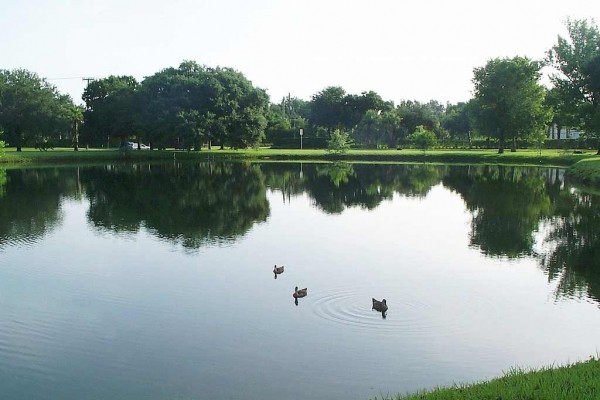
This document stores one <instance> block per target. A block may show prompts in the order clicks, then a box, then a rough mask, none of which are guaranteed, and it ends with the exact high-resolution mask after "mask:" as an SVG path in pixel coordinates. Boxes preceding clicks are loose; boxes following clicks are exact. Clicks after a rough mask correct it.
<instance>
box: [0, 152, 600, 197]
mask: <svg viewBox="0 0 600 400" xmlns="http://www.w3.org/2000/svg"><path fill="white" fill-rule="evenodd" d="M173 159H176V160H179V161H181V160H205V159H224V160H271V161H336V160H342V161H354V162H398V163H400V162H406V163H416V162H428V163H455V164H507V165H545V166H563V167H571V166H573V167H572V168H570V170H569V177H570V178H571V179H574V180H577V181H580V182H582V183H584V184H586V185H590V186H595V187H598V186H600V157H598V156H596V155H595V151H591V150H589V151H585V152H583V153H582V154H575V153H573V152H564V151H561V150H542V152H541V153H540V152H539V151H538V150H519V151H517V152H515V153H511V152H506V153H504V154H498V152H497V151H496V150H431V151H428V152H427V153H425V154H424V153H423V152H422V151H420V150H412V149H405V150H350V151H348V152H347V153H345V154H342V155H332V154H329V153H327V152H326V151H325V150H286V149H266V148H260V149H246V150H232V149H225V150H219V149H218V148H213V149H212V150H208V149H203V150H202V151H194V152H188V151H176V150H163V151H137V150H132V151H126V152H123V151H119V150H116V149H90V150H86V149H82V150H80V151H73V150H72V149H54V150H49V151H37V150H35V149H23V151H22V152H16V151H15V149H6V150H5V152H4V154H3V155H2V156H0V163H3V164H27V163H36V164H48V163H51V164H56V163H61V164H68V163H94V162H110V161H134V162H135V161H161V160H163V161H164V160H173Z"/></svg>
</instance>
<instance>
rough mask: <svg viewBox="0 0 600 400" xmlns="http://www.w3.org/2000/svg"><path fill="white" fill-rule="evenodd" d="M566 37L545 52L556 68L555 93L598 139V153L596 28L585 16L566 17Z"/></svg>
mask: <svg viewBox="0 0 600 400" xmlns="http://www.w3.org/2000/svg"><path fill="white" fill-rule="evenodd" d="M566 27H567V31H568V37H566V38H565V37H562V36H559V37H558V43H557V44H555V45H554V47H552V49H550V51H549V52H548V61H549V62H550V63H551V65H552V66H553V67H554V68H555V69H556V70H557V71H558V72H557V73H556V74H554V75H552V76H551V80H552V83H553V84H554V86H555V88H556V91H557V92H558V96H559V97H560V98H561V101H562V102H563V103H564V104H567V105H568V106H569V107H570V108H571V107H572V108H573V109H574V110H575V115H576V116H577V119H578V125H580V127H581V128H583V130H584V132H585V134H586V135H587V136H589V137H594V138H596V139H597V140H598V153H597V154H598V155H600V31H598V26H597V25H596V24H594V23H593V22H592V23H589V22H588V21H587V20H572V19H568V20H567V23H566Z"/></svg>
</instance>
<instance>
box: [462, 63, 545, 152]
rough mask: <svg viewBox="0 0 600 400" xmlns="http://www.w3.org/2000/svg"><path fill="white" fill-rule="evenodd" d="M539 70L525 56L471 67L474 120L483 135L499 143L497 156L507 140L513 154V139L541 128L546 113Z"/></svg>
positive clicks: (514, 145) (514, 140)
mask: <svg viewBox="0 0 600 400" xmlns="http://www.w3.org/2000/svg"><path fill="white" fill-rule="evenodd" d="M540 69H541V64H540V63H539V62H536V61H532V60H530V59H528V58H526V57H514V58H502V59H500V58H496V59H493V60H490V61H488V63H487V64H486V65H485V66H484V67H480V68H475V70H474V77H473V83H474V84H475V107H476V108H477V110H476V112H475V115H476V121H477V124H478V126H479V128H480V130H481V131H482V132H483V133H486V134H488V135H490V136H494V137H496V138H497V139H498V140H499V149H498V153H503V152H504V147H505V143H506V140H507V139H508V140H511V141H512V146H511V151H516V140H517V138H527V137H529V136H530V135H533V134H535V133H536V132H537V131H539V130H541V129H544V127H545V125H546V122H547V121H548V119H549V116H550V114H549V112H548V108H547V107H546V105H545V102H544V95H545V91H544V88H543V87H542V86H541V85H540V83H539V80H540V77H541V74H540Z"/></svg>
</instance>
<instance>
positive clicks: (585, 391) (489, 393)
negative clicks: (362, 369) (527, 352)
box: [375, 357, 600, 400]
mask: <svg viewBox="0 0 600 400" xmlns="http://www.w3.org/2000/svg"><path fill="white" fill-rule="evenodd" d="M599 374H600V360H599V359H598V358H596V357H591V358H590V359H588V360H587V361H580V362H576V363H572V364H566V365H559V366H555V365H552V366H550V367H542V368H540V369H520V368H513V369H511V370H510V371H508V372H507V373H505V374H504V375H503V376H501V377H499V378H494V379H490V380H485V381H480V382H476V383H472V384H455V385H453V386H451V387H439V388H435V389H431V390H423V391H418V392H416V393H409V394H404V395H396V396H392V397H389V396H388V397H383V398H382V399H381V400H449V399H461V400H479V399H503V400H512V399H515V400H516V399H531V400H536V399H539V400H542V399H543V400H562V399H569V400H589V399H595V398H598V394H599V393H600V380H599V379H597V377H598V375H599ZM375 400H377V398H375Z"/></svg>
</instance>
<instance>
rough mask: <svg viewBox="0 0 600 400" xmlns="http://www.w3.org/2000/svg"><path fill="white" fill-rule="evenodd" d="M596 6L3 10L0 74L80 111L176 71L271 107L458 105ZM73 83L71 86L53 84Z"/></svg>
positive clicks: (260, 2)
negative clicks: (28, 75) (21, 73)
mask: <svg viewBox="0 0 600 400" xmlns="http://www.w3.org/2000/svg"><path fill="white" fill-rule="evenodd" d="M568 16H571V17H575V18H594V19H595V20H596V22H600V1H599V0H563V1H556V0H545V1H544V0H531V1H529V0H518V1H517V0H503V1H496V2H492V1H484V0H478V1H476V0H454V1H448V0H443V1H442V0H421V1H411V2H409V1H402V0H396V1H392V0H373V1H364V0H363V1H355V0H319V1H316V0H303V1H284V0H253V1H249V0H219V1H217V0H205V1H192V0H170V1H165V0H160V1H158V0H143V1H142V0H130V1H127V0H98V1H91V0H63V1H58V0H55V1H51V0H46V1H44V0H37V1H35V0H20V1H16V0H0V69H13V68H25V69H28V70H31V71H34V72H36V73H38V74H39V75H40V76H42V77H45V78H48V79H49V80H50V82H51V83H52V84H54V85H56V86H57V87H58V89H59V90H60V91H61V92H64V93H69V94H70V95H71V96H72V97H73V99H74V100H75V101H76V102H77V103H81V93H82V92H83V89H84V87H85V82H83V81H82V80H81V77H93V78H103V77H107V76H109V75H111V74H113V75H133V76H134V77H136V78H137V79H138V80H142V79H143V78H144V77H145V76H148V75H152V74H153V73H155V72H157V71H159V70H161V69H163V68H166V67H171V66H177V65H179V63H180V62H181V61H182V60H186V59H187V60H194V61H197V62H198V63H200V64H205V65H207V66H217V65H220V66H227V67H233V68H235V69H237V70H239V71H241V72H243V73H244V74H245V75H246V77H248V79H250V80H251V81H252V82H253V83H254V85H255V86H258V87H262V88H264V89H266V90H267V92H268V93H269V94H270V96H271V100H272V101H274V102H277V101H279V100H280V99H281V98H282V97H283V96H284V95H287V93H290V94H291V95H292V96H296V97H300V98H303V99H307V100H308V99H309V98H310V96H312V95H313V94H315V93H317V92H318V91H320V90H322V89H323V88H325V87H326V86H332V85H339V86H342V87H343V88H344V89H345V90H346V91H347V92H349V93H355V94H359V93H361V92H362V91H366V90H374V91H376V92H378V93H379V94H380V95H381V96H382V97H383V98H384V99H386V100H393V101H395V102H398V101H399V100H402V99H414V100H419V101H428V100H430V99H436V100H439V101H442V102H446V101H450V102H453V103H454V102H457V101H462V100H467V99H469V98H470V97H471V90H472V83H471V78H472V75H473V68H474V67H478V66H482V65H484V64H485V63H486V61H487V60H489V59H490V58H495V57H513V56H516V55H521V56H528V57H530V58H542V57H543V56H544V53H545V51H546V50H548V49H549V48H550V47H551V46H552V45H553V44H554V43H555V42H556V38H557V35H558V34H564V33H565V30H564V21H565V19H566V17H568ZM56 78H74V79H56Z"/></svg>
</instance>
